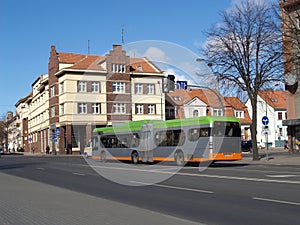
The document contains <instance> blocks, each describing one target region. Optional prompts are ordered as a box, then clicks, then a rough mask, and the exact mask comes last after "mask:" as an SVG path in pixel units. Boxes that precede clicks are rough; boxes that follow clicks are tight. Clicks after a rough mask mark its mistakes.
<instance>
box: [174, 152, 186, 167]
mask: <svg viewBox="0 0 300 225" xmlns="http://www.w3.org/2000/svg"><path fill="white" fill-rule="evenodd" d="M175 161H176V164H177V166H182V165H183V164H184V155H183V152H182V151H177V152H176V154H175Z"/></svg>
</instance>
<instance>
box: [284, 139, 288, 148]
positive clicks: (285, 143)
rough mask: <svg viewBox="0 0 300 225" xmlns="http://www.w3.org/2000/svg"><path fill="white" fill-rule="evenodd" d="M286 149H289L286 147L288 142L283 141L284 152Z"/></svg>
mask: <svg viewBox="0 0 300 225" xmlns="http://www.w3.org/2000/svg"><path fill="white" fill-rule="evenodd" d="M286 149H289V147H288V141H287V140H284V150H286Z"/></svg>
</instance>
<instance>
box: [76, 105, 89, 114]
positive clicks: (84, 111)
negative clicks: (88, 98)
mask: <svg viewBox="0 0 300 225" xmlns="http://www.w3.org/2000/svg"><path fill="white" fill-rule="evenodd" d="M78 114H87V104H86V103H78Z"/></svg>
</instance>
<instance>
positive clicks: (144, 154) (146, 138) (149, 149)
mask: <svg viewBox="0 0 300 225" xmlns="http://www.w3.org/2000/svg"><path fill="white" fill-rule="evenodd" d="M152 136H153V124H151V123H148V124H143V125H142V130H141V139H140V140H141V143H140V151H141V152H140V153H141V158H142V161H143V162H153V141H152V140H153V138H152Z"/></svg>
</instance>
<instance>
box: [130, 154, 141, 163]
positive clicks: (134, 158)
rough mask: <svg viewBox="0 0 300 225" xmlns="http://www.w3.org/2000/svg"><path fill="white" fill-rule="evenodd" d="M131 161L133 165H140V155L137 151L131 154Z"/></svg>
mask: <svg viewBox="0 0 300 225" xmlns="http://www.w3.org/2000/svg"><path fill="white" fill-rule="evenodd" d="M131 161H132V163H133V164H138V162H139V154H138V153H137V152H136V151H135V152H132V153H131Z"/></svg>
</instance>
